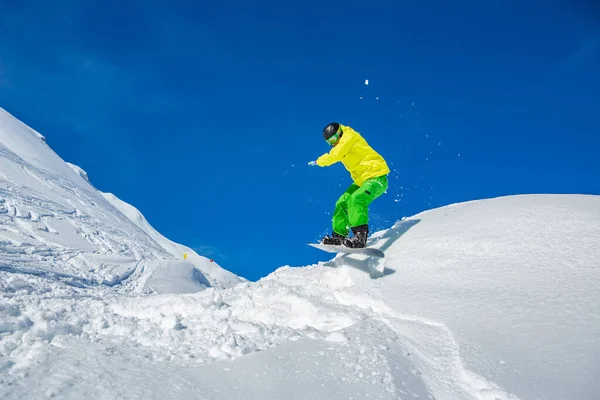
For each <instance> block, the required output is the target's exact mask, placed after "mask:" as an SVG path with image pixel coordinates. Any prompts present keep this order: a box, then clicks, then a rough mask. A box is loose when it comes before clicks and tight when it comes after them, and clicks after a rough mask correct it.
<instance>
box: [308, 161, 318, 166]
mask: <svg viewBox="0 0 600 400" xmlns="http://www.w3.org/2000/svg"><path fill="white" fill-rule="evenodd" d="M308 165H310V166H311V167H316V166H317V162H316V161H310V162H309V163H308Z"/></svg>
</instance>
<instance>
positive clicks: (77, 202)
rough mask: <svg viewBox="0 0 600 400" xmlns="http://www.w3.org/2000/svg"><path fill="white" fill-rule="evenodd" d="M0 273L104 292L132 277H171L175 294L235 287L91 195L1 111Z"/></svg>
mask: <svg viewBox="0 0 600 400" xmlns="http://www.w3.org/2000/svg"><path fill="white" fill-rule="evenodd" d="M184 253H188V255H189V258H188V259H187V261H186V262H184V261H183V254H184ZM0 270H6V271H10V272H24V273H28V274H38V275H44V276H49V275H51V276H52V277H54V278H60V279H65V280H69V281H71V282H72V283H74V284H78V285H89V284H97V283H101V284H105V285H109V286H111V285H115V284H118V283H121V282H124V281H126V280H128V278H130V277H131V276H133V275H136V277H137V278H138V279H137V280H136V281H137V283H139V282H141V280H142V279H152V277H153V276H155V275H156V276H160V277H161V278H163V277H165V275H170V276H172V278H173V281H172V282H171V283H172V285H171V286H172V288H171V290H175V291H181V290H183V291H190V290H191V291H198V290H202V289H204V288H205V287H207V286H219V287H225V286H231V285H233V284H236V283H238V282H240V281H241V279H240V278H239V277H237V276H235V275H234V274H231V273H230V272H228V271H225V270H224V269H222V268H221V267H219V266H218V265H216V264H215V263H214V262H211V261H210V260H208V259H207V258H205V257H201V256H199V255H197V254H196V253H195V252H193V251H192V250H191V249H189V248H186V247H184V246H181V245H178V244H176V243H173V242H171V241H169V240H168V239H166V238H165V237H163V236H162V235H160V234H159V233H158V232H156V231H155V230H154V229H153V228H152V227H151V226H150V225H149V224H148V222H147V221H146V220H145V219H144V217H143V216H142V215H141V214H140V213H139V211H137V210H136V209H135V208H133V207H132V206H130V205H128V204H126V203H124V202H122V201H120V200H119V199H117V198H116V197H115V196H114V195H111V194H104V193H101V192H99V191H98V190H96V189H95V188H94V187H93V186H91V184H90V183H89V181H88V177H87V174H86V173H85V171H83V170H82V169H81V168H79V167H77V166H75V165H72V164H68V163H65V162H64V161H63V160H62V159H61V158H60V157H59V156H58V155H56V153H54V152H53V151H52V149H50V147H48V145H47V144H46V143H45V139H44V138H43V136H41V135H40V134H39V133H37V132H35V131H33V130H32V129H30V128H29V127H27V126H25V125H24V124H22V123H21V122H20V121H18V120H16V119H15V118H14V117H12V116H11V115H10V114H8V113H7V112H6V111H4V110H2V109H0ZM174 270H176V271H178V273H177V274H175V275H173V273H174ZM184 277H185V278H184ZM188 277H189V278H190V279H192V278H193V279H194V282H192V283H190V279H188ZM182 278H183V280H182ZM175 281H177V282H175ZM178 283H181V285H178ZM135 287H136V288H137V289H139V290H143V289H144V288H147V287H145V286H144V285H143V284H140V285H135Z"/></svg>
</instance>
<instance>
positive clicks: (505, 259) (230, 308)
mask: <svg viewBox="0 0 600 400" xmlns="http://www.w3.org/2000/svg"><path fill="white" fill-rule="evenodd" d="M2 143H3V144H4V142H2ZM31 155H32V156H34V157H35V153H32V154H31ZM1 162H3V163H5V161H4V160H3V161H1ZM6 165H8V164H6ZM4 166H5V164H2V165H1V167H2V169H1V171H2V172H3V173H5V168H4ZM17 170H18V168H17ZM71 171H73V170H71ZM63 172H64V173H65V174H66V173H67V172H66V170H65V171H63ZM36 174H38V175H39V174H40V173H39V172H36ZM75 175H76V176H77V177H79V176H80V175H77V174H75ZM9 176H11V179H12V178H14V175H9ZM19 177H20V178H23V179H25V178H27V175H22V176H19ZM27 179H28V178H27ZM71 180H73V181H74V182H75V183H69V184H68V186H67V187H69V188H71V187H73V186H76V187H77V188H78V189H76V190H77V191H78V193H79V195H78V198H79V199H82V201H84V202H87V201H90V200H89V199H90V198H92V197H90V198H88V197H85V196H82V195H81V192H82V191H87V192H90V193H91V194H90V195H89V196H92V195H94V196H97V194H94V193H96V192H94V191H93V188H91V187H89V185H87V186H86V185H85V184H84V183H86V181H85V180H84V179H81V182H79V181H76V180H75V178H69V180H68V182H71ZM46 181H47V179H42V180H38V182H39V183H38V184H37V186H36V185H34V184H33V183H32V184H31V185H30V186H28V187H27V190H23V191H24V192H26V193H32V192H33V190H34V189H36V188H37V189H36V190H38V191H39V190H41V189H39V188H40V187H42V186H43V182H46ZM4 182H5V181H2V184H3V185H4V184H5V183H4ZM10 182H12V188H13V191H9V192H8V195H6V196H4V195H3V198H5V202H10V203H11V204H14V203H16V202H17V200H18V199H19V197H18V196H16V195H15V193H17V194H18V193H20V192H18V191H17V190H16V188H17V187H21V185H23V183H21V182H20V181H15V180H14V179H13V180H11V181H10ZM61 184H64V182H61ZM57 185H58V184H57ZM80 185H81V188H79V186H80ZM59 188H60V189H59ZM44 190H45V189H44ZM56 190H61V191H63V192H64V191H66V189H63V186H60V185H58V188H57V189H56ZM87 192H86V193H87ZM3 193H6V192H3ZM51 193H54V192H51ZM45 196H46V198H47V197H48V196H49V194H46V195H45ZM63 198H64V197H63ZM108 198H109V199H110V196H108ZM15 199H17V200H15ZM93 201H95V202H97V204H106V203H101V201H106V200H105V198H104V197H102V198H101V199H99V198H98V197H93ZM57 203H58V204H61V203H60V202H58V200H57ZM107 203H109V204H113V203H115V206H114V207H115V209H119V210H120V211H119V212H117V211H110V213H109V212H107V211H104V210H105V209H107V208H108V205H106V206H103V207H102V208H99V209H100V210H103V211H102V212H103V213H104V214H101V216H97V215H96V214H95V213H94V212H93V210H95V209H93V210H92V211H90V208H84V207H83V206H81V205H80V203H75V204H76V205H77V209H80V210H84V211H86V212H87V214H85V213H84V212H81V211H80V213H81V215H88V219H92V220H94V221H95V222H94V224H99V223H104V224H106V226H110V225H108V223H107V222H106V221H107V220H108V219H109V218H117V216H121V218H124V219H125V220H126V221H134V222H133V223H132V224H133V225H135V227H130V226H129V225H127V226H128V228H127V229H131V231H130V232H134V233H136V232H143V233H144V234H145V235H147V236H148V239H145V240H146V241H145V242H144V245H143V246H148V248H146V247H143V246H141V245H140V247H135V248H133V249H135V251H136V252H138V253H141V254H144V255H146V254H154V253H155V252H158V253H159V254H160V255H161V257H163V256H164V258H161V259H160V260H158V259H157V258H154V259H152V261H150V260H149V261H148V268H150V265H151V264H153V263H162V264H165V263H167V262H172V263H174V264H176V265H179V261H176V260H173V258H167V257H166V256H165V254H167V255H169V256H175V255H178V254H179V253H178V252H179V251H181V248H180V247H179V246H178V245H175V244H169V243H165V242H164V240H159V241H158V242H160V243H161V245H160V246H157V240H154V239H152V238H153V237H154V236H152V235H156V233H155V232H151V231H149V230H148V229H147V227H146V225H145V224H146V222H145V220H144V219H143V218H140V217H139V215H138V214H137V211H135V210H134V209H133V208H130V207H129V206H125V205H123V204H119V203H118V201H116V200H114V199H111V201H110V202H107ZM51 204H53V203H51ZM53 206H54V205H53ZM13 207H14V206H13ZM40 207H41V206H40ZM74 208H75V207H74ZM21 209H24V210H29V209H26V208H25V207H24V206H23V205H22V206H21ZM108 209H109V208H108ZM29 212H31V211H29ZM55 212H56V211H55ZM24 213H25V212H23V211H20V214H21V215H23V214H24ZM56 213H58V212H56ZM9 215H10V216H12V219H6V220H3V222H2V225H1V227H2V229H5V228H6V226H8V227H11V228H12V229H13V231H12V232H13V235H14V236H15V237H26V235H25V234H24V233H23V232H25V231H24V229H23V228H22V225H18V226H13V225H11V224H17V223H16V222H14V220H15V219H17V217H16V216H14V215H12V214H9ZM60 215H63V214H60ZM125 216H127V217H125ZM76 217H77V212H73V213H72V214H71V216H70V217H69V218H71V219H75V218H76ZM65 218H66V217H65ZM4 221H7V222H6V223H5V222H4ZM28 223H29V224H31V222H28ZM55 224H56V223H55ZM117 226H119V227H121V229H124V228H122V227H123V225H117ZM18 228H20V230H19V229H18ZM27 232H30V231H27ZM64 232H67V230H63V231H61V235H62V234H63V233H64ZM101 232H102V233H98V234H97V236H94V237H95V241H94V242H92V244H96V243H99V242H100V243H112V242H111V239H112V235H120V234H121V231H120V230H119V229H116V228H114V229H112V230H106V229H105V228H104V226H103V229H102V230H101ZM34 233H35V234H36V235H38V236H39V234H38V233H37V231H34ZM3 234H4V233H3ZM136 234H139V235H141V233H136ZM19 235H20V236H19ZM74 236H75V235H74ZM35 237H36V238H37V236H35ZM42 238H43V239H44V240H47V239H45V237H42ZM71 239H72V238H71ZM123 239H124V237H120V240H123ZM38 240H39V239H38ZM72 240H74V239H72ZM81 243H89V242H87V236H86V240H84V241H82V242H81ZM124 243H128V242H124ZM163 243H164V245H163ZM370 243H371V245H373V246H375V247H378V248H380V249H382V250H384V251H385V253H386V258H385V259H383V260H372V259H365V257H363V256H359V255H338V256H337V257H335V258H334V259H332V260H331V261H329V262H326V263H319V264H316V265H311V266H307V267H300V268H299V267H290V266H285V267H282V268H280V269H278V270H277V271H275V272H273V273H272V274H270V275H269V276H268V277H265V278H263V279H261V280H260V281H258V282H245V281H244V282H240V283H238V284H237V285H225V284H223V285H211V287H208V288H207V289H206V290H203V291H199V292H195V293H183V294H178V293H175V292H182V291H185V290H170V289H171V288H169V285H170V283H174V286H175V287H176V288H180V287H181V285H182V283H183V282H191V283H192V284H193V282H195V280H194V278H193V277H190V275H189V274H187V275H186V273H185V271H184V272H182V273H181V274H179V272H181V271H180V270H178V269H177V268H163V269H161V270H160V271H162V273H164V274H165V276H166V278H164V279H162V278H161V277H160V274H154V275H153V276H152V279H149V277H148V276H147V274H145V273H144V272H140V271H139V269H138V270H134V272H133V273H132V274H131V275H130V276H129V277H128V278H127V279H122V280H121V281H118V282H113V284H111V285H109V284H106V282H104V281H102V280H100V279H99V278H98V277H97V273H96V275H94V273H90V272H89V271H83V270H81V269H77V267H78V265H79V264H76V263H75V264H73V263H72V262H69V258H61V257H62V254H60V252H58V251H57V250H48V251H47V253H46V254H45V255H44V256H42V255H40V254H39V253H36V252H34V251H31V250H35V249H37V248H39V247H40V246H41V244H36V245H26V244H25V242H24V241H23V242H21V243H20V244H19V243H11V246H8V245H7V244H3V245H2V246H3V247H2V249H1V250H2V251H1V253H0V256H1V257H2V265H3V268H2V269H0V290H1V292H0V398H2V399H39V398H50V397H55V398H61V399H82V398H94V399H139V398H143V399H253V400H254V399H256V400H258V399H260V400H265V399H282V398H286V399H333V400H341V399H366V398H377V399H405V400H406V399H437V400H440V399H481V400H495V399H501V400H506V399H523V400H524V399H545V400H563V399H570V400H576V399H582V400H584V399H585V400H589V399H597V398H600V396H599V395H598V393H599V390H600V385H599V383H598V379H597V378H598V377H600V373H599V372H600V370H599V363H598V361H597V359H598V355H599V353H600V340H598V338H599V337H600V317H599V313H598V309H600V291H599V290H598V289H599V287H598V285H599V284H598V282H600V268H599V263H600V262H599V261H598V260H600V246H599V245H598V244H599V243H600V196H578V195H571V196H566V195H563V196H558V195H534V196H515V197H505V198H498V199H491V200H482V201H475V202H469V203H462V204H456V205H451V206H447V207H443V208H440V209H436V210H431V211H428V212H425V213H422V214H419V215H416V216H414V217H411V218H406V219H402V220H400V221H398V222H397V223H396V224H395V225H394V226H393V227H392V228H390V229H388V230H385V231H381V232H377V233H375V234H374V235H373V237H372V238H371V239H370ZM47 246H48V245H47ZM57 247H58V246H57ZM107 248H109V247H108V246H107ZM8 250H10V251H8ZM16 250H21V253H17V252H16ZM130 251H132V252H133V250H131V249H130ZM314 251H315V254H317V253H318V250H314ZM88 256H89V255H88ZM96 256H97V257H100V258H106V257H108V255H106V254H102V255H96ZM111 256H113V255H111ZM117 256H118V254H115V255H114V257H117ZM132 258H133V257H132ZM175 258H177V257H175ZM22 259H26V260H28V261H25V262H23V261H22ZM134 260H135V259H134ZM144 260H146V258H144ZM166 260H173V261H166ZM119 262H120V263H121V264H119V265H125V266H126V264H125V263H124V262H123V260H121V259H120V261H119ZM132 262H133V263H134V262H135V261H132ZM27 263H31V264H33V266H29V264H27ZM374 263H381V264H374ZM25 264H26V265H25ZM34 267H35V268H34ZM382 267H385V269H384V272H383V274H381V273H378V272H377V269H376V268H382ZM28 268H29V269H28ZM44 268H46V269H44ZM50 268H53V273H44V272H43V271H47V270H49V269H50ZM155 271H156V270H155ZM195 271H199V270H196V269H195ZM74 272H79V275H77V277H78V279H67V278H65V276H66V275H68V274H72V273H74ZM169 274H174V275H176V276H177V277H176V278H172V277H170V276H169ZM202 274H203V276H206V277H207V278H208V277H209V276H211V275H210V274H209V272H208V271H207V272H205V271H202ZM212 276H217V275H212ZM105 280H106V279H105ZM149 281H150V283H149ZM152 285H156V286H161V285H164V286H167V287H166V288H162V289H161V288H158V289H154V290H151V289H152ZM206 286H208V285H206Z"/></svg>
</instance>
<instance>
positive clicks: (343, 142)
mask: <svg viewBox="0 0 600 400" xmlns="http://www.w3.org/2000/svg"><path fill="white" fill-rule="evenodd" d="M352 139H353V138H352V137H351V135H350V134H349V132H348V134H347V135H346V133H345V134H344V136H343V137H342V138H341V139H340V143H339V144H338V145H337V146H335V147H334V148H333V149H331V151H330V152H329V153H326V154H323V155H322V156H321V157H319V158H317V165H318V166H319V167H328V166H330V165H331V164H335V163H336V162H340V161H342V158H344V156H345V155H346V154H348V152H349V151H350V148H351V147H352V145H353V144H354V140H352Z"/></svg>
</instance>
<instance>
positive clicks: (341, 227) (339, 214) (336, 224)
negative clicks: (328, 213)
mask: <svg viewBox="0 0 600 400" xmlns="http://www.w3.org/2000/svg"><path fill="white" fill-rule="evenodd" d="M359 188H360V187H359V186H358V185H356V184H352V185H350V187H349V188H348V189H347V190H346V191H345V192H344V194H342V195H341V196H340V198H339V199H338V201H337V202H336V203H335V210H334V211H333V218H332V220H331V222H332V225H333V232H335V233H337V234H338V235H341V236H348V232H349V231H350V229H349V228H348V226H349V221H348V201H349V200H350V198H351V197H352V194H353V193H355V192H356V191H357V190H358V189H359Z"/></svg>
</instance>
